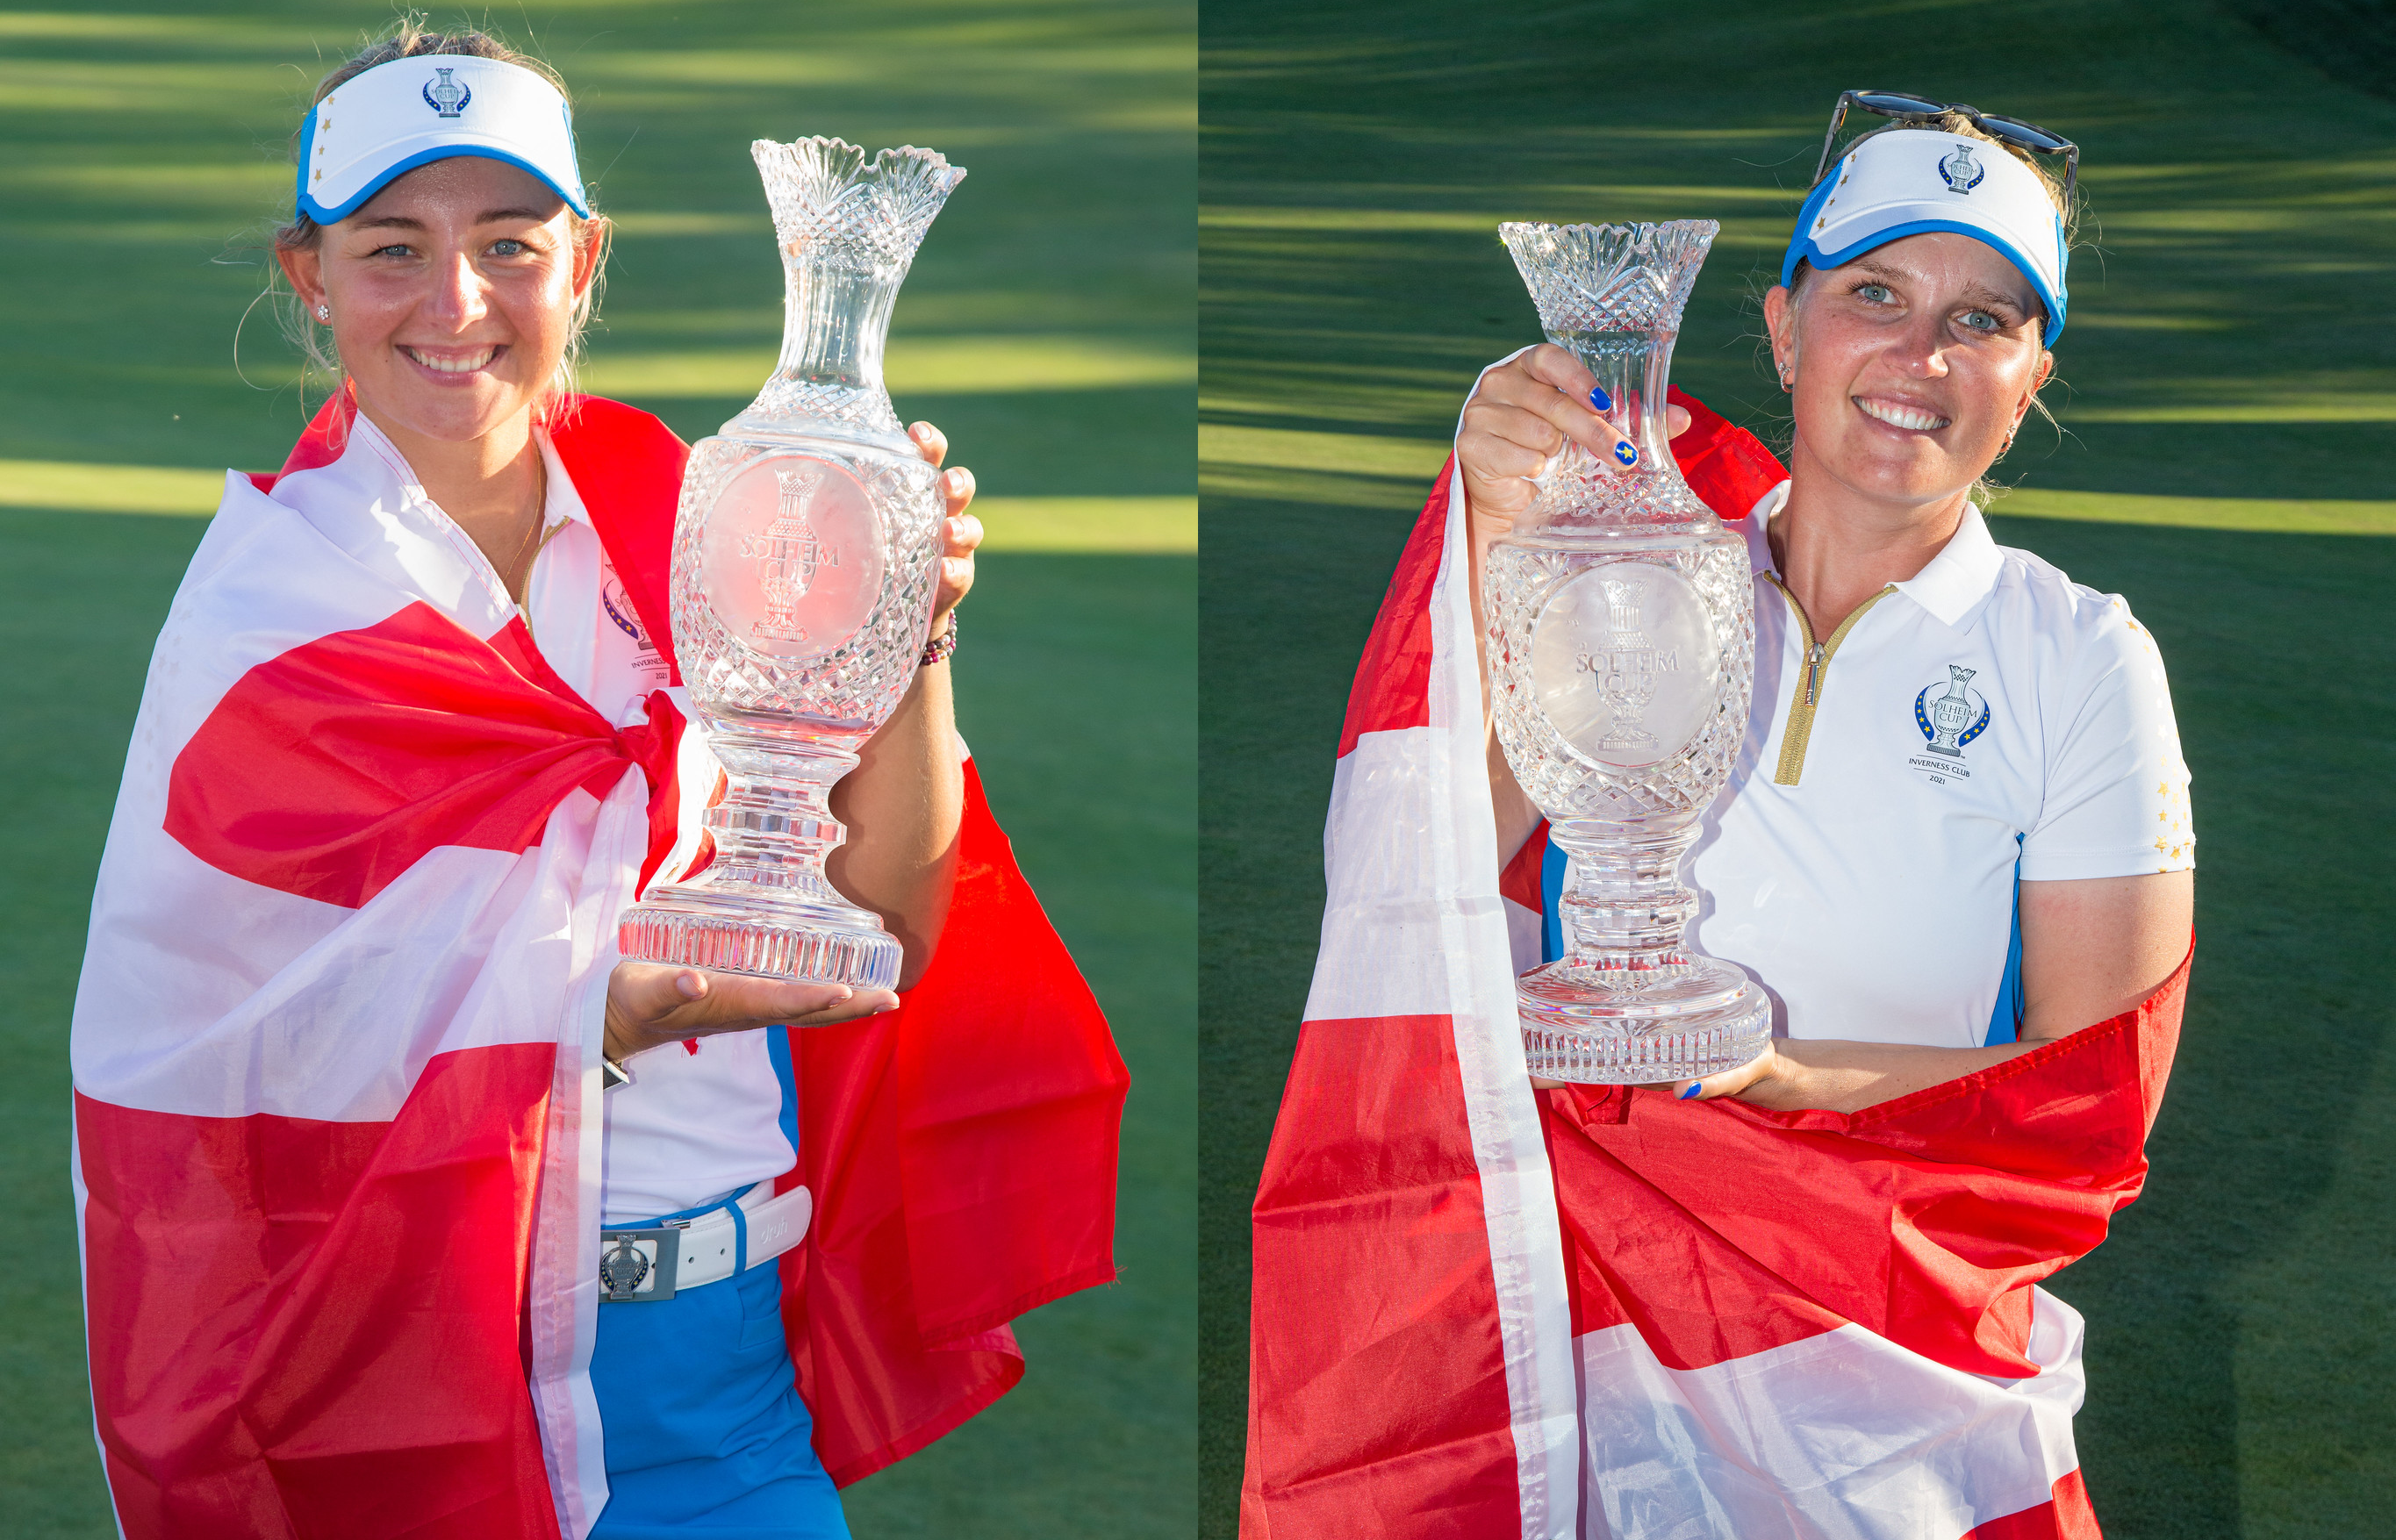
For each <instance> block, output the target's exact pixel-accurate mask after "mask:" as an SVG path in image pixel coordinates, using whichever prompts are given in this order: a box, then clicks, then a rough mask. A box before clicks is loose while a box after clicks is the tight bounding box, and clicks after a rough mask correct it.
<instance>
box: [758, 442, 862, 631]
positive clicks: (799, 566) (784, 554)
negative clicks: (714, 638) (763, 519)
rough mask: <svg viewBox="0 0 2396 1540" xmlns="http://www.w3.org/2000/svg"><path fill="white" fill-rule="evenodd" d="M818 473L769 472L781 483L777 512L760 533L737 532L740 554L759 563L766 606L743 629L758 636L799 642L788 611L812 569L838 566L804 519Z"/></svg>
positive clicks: (809, 582) (811, 469)
mask: <svg viewBox="0 0 2396 1540" xmlns="http://www.w3.org/2000/svg"><path fill="white" fill-rule="evenodd" d="M823 478H824V470H823V467H822V466H820V465H810V466H807V467H806V468H805V469H804V470H799V471H775V472H774V480H775V482H776V484H777V485H779V486H780V488H781V509H780V511H779V512H778V513H777V514H776V515H775V516H774V523H773V524H772V526H771V527H770V528H768V529H767V530H766V531H765V534H763V535H743V536H741V537H740V556H741V559H742V560H743V561H750V562H755V563H757V564H759V566H760V569H761V570H760V571H759V573H758V586H759V587H761V588H763V589H764V590H765V603H766V604H767V605H768V606H770V607H769V608H768V609H767V610H766V612H765V618H764V619H763V620H760V621H758V622H757V623H756V624H754V625H752V626H751V627H750V628H749V629H750V630H751V631H754V632H756V633H757V634H758V635H760V636H772V637H787V638H789V639H790V640H792V641H794V642H804V641H805V640H806V639H807V629H806V628H805V626H802V625H800V624H799V621H798V617H797V615H796V614H795V613H794V611H795V610H796V608H797V605H798V603H799V601H800V600H802V599H804V598H805V597H806V596H807V590H808V589H810V588H812V587H814V586H815V580H816V568H818V567H819V566H833V567H836V566H838V565H840V551H838V550H837V549H835V548H834V547H832V546H828V545H826V544H824V543H823V541H821V540H819V539H818V538H816V531H815V526H814V525H813V524H809V523H808V522H807V502H808V500H809V499H810V498H812V497H813V496H814V495H815V489H816V488H817V487H819V486H821V485H823Z"/></svg>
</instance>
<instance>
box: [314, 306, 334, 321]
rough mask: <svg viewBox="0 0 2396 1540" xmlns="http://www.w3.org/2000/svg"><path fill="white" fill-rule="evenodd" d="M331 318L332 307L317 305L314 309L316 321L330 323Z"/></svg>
mask: <svg viewBox="0 0 2396 1540" xmlns="http://www.w3.org/2000/svg"><path fill="white" fill-rule="evenodd" d="M332 318H333V307H332V306H330V305H319V306H317V307H316V319H317V320H319V321H330V320H331V319H332Z"/></svg>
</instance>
